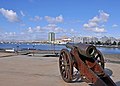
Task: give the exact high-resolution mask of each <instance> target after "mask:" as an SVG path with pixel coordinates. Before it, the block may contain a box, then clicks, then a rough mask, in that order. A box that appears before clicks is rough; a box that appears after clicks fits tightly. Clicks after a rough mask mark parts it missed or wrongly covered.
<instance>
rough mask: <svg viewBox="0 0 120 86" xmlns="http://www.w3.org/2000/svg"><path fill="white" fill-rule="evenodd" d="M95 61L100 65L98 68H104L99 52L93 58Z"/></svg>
mask: <svg viewBox="0 0 120 86" xmlns="http://www.w3.org/2000/svg"><path fill="white" fill-rule="evenodd" d="M95 60H97V62H98V63H99V64H100V66H101V67H102V68H103V69H104V67H105V64H104V58H103V55H102V53H101V52H100V51H99V50H98V52H97V54H96V56H95Z"/></svg>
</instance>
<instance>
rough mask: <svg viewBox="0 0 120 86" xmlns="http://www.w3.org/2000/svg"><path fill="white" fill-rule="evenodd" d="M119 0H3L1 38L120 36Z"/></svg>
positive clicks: (0, 24)
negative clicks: (50, 34) (50, 35)
mask: <svg viewBox="0 0 120 86" xmlns="http://www.w3.org/2000/svg"><path fill="white" fill-rule="evenodd" d="M119 5H120V1H118V0H116V1H113V0H109V1H108V0H0V36H1V38H0V39H5V40H9V39H12V40H16V39H17V40H46V39H47V37H48V36H47V34H48V32H51V31H53V32H55V33H56V37H57V38H60V37H62V36H68V37H72V36H94V37H102V36H108V37H116V38H120V29H119V27H120V18H119V15H120V10H119V9H120V6H119Z"/></svg>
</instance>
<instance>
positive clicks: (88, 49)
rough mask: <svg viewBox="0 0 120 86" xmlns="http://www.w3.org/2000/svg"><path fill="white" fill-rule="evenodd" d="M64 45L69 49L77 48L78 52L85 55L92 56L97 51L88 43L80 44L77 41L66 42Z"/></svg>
mask: <svg viewBox="0 0 120 86" xmlns="http://www.w3.org/2000/svg"><path fill="white" fill-rule="evenodd" d="M66 47H67V48H70V49H73V48H77V49H78V51H79V53H80V54H81V55H84V56H86V57H94V56H95V54H96V51H97V49H96V47H95V46H93V45H88V44H82V43H77V44H74V43H67V44H66Z"/></svg>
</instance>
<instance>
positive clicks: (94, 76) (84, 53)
mask: <svg viewBox="0 0 120 86" xmlns="http://www.w3.org/2000/svg"><path fill="white" fill-rule="evenodd" d="M66 47H67V48H69V49H62V50H61V52H60V57H59V68H60V73H61V76H62V79H63V80H64V81H65V82H68V83H69V82H75V81H77V80H78V76H79V78H81V79H86V80H87V81H89V82H90V83H91V84H93V85H94V86H116V84H115V83H114V82H113V80H112V79H111V78H110V77H109V76H108V75H107V74H106V73H105V71H104V63H105V62H104V58H103V55H102V53H101V52H100V51H99V50H97V49H96V47H95V46H93V45H87V44H82V43H77V44H74V43H67V44H66Z"/></svg>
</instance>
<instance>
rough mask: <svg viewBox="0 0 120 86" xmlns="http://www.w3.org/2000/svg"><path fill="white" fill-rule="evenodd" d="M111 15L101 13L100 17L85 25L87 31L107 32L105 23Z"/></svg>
mask: <svg viewBox="0 0 120 86" xmlns="http://www.w3.org/2000/svg"><path fill="white" fill-rule="evenodd" d="M108 18H109V14H107V13H105V12H103V11H99V15H97V16H95V17H93V18H92V19H90V20H89V21H88V23H86V24H84V25H83V27H84V28H85V29H86V30H90V31H93V32H100V33H101V32H106V30H105V28H104V25H103V24H104V23H105V22H107V21H108Z"/></svg>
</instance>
